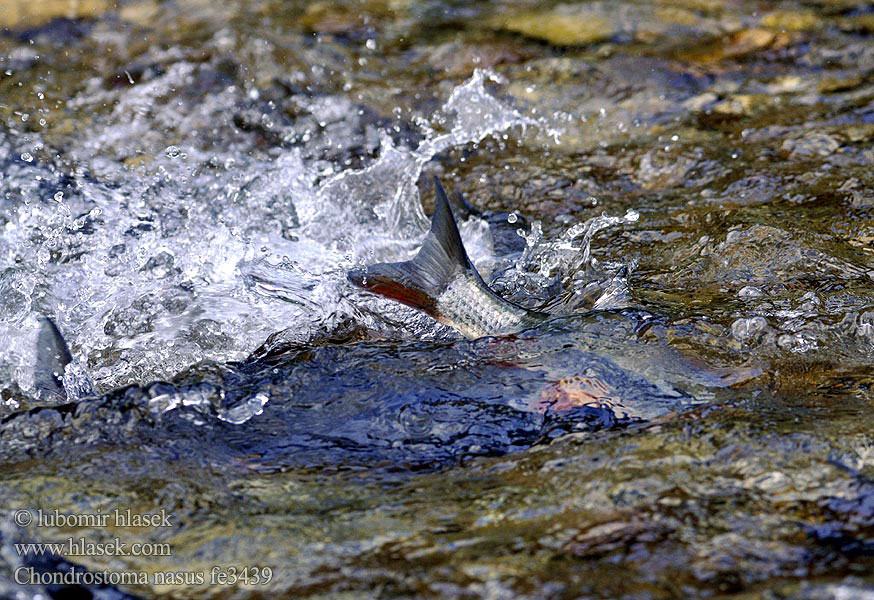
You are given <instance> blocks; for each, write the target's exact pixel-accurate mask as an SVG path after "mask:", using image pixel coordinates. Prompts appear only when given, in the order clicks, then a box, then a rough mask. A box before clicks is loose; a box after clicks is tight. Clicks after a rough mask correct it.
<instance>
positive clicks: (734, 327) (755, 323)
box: [731, 317, 768, 342]
mask: <svg viewBox="0 0 874 600" xmlns="http://www.w3.org/2000/svg"><path fill="white" fill-rule="evenodd" d="M767 326H768V321H766V320H765V318H764V317H752V318H750V319H738V320H736V321H735V322H734V323H732V324H731V335H732V336H733V337H734V339H736V340H738V341H740V342H744V341H747V340H751V339H754V338H756V337H758V335H759V334H760V333H761V332H763V331H764V330H765V328H766V327H767Z"/></svg>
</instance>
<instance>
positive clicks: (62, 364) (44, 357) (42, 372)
mask: <svg viewBox="0 0 874 600" xmlns="http://www.w3.org/2000/svg"><path fill="white" fill-rule="evenodd" d="M39 322H40V324H39V333H38V334H37V338H36V366H35V368H34V373H33V385H34V390H35V391H36V394H37V396H38V397H39V398H40V399H42V400H48V399H53V400H64V401H66V400H67V392H66V390H65V389H64V369H65V368H66V367H67V365H68V364H70V363H71V362H73V355H72V354H70V349H69V348H68V347H67V342H66V341H64V336H62V335H61V332H60V330H59V329H58V326H57V325H55V322H54V321H52V320H51V319H50V318H49V317H46V316H43V315H40V316H39Z"/></svg>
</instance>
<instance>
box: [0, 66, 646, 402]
mask: <svg viewBox="0 0 874 600" xmlns="http://www.w3.org/2000/svg"><path fill="white" fill-rule="evenodd" d="M179 68H180V69H181V68H182V67H181V66H180V67H179ZM184 76H185V73H168V75H167V76H166V78H165V79H163V80H162V83H163V85H170V84H171V83H172V81H169V79H170V78H172V77H177V78H179V77H182V78H184ZM492 79H493V80H496V81H498V78H497V76H496V75H495V74H493V73H490V72H488V71H477V72H476V73H475V74H474V75H473V76H472V78H471V79H470V80H468V81H467V82H465V83H463V84H462V85H459V86H457V87H456V88H455V89H454V90H453V91H452V92H451V94H450V95H449V97H448V98H447V100H446V102H445V103H444V105H443V106H442V108H441V109H440V110H439V111H438V113H437V114H436V115H434V117H433V119H432V120H431V121H430V122H427V123H425V122H420V123H419V125H420V127H421V128H422V133H423V134H424V138H423V140H422V141H421V142H420V143H419V144H418V145H417V146H416V147H414V148H410V147H407V146H403V145H401V144H398V143H395V142H393V141H392V139H391V138H390V137H389V136H388V135H387V134H384V133H383V134H381V135H380V139H379V153H378V156H377V158H375V159H373V160H372V161H371V162H370V163H369V164H367V165H366V166H365V167H363V168H361V169H345V170H344V169H339V170H337V169H333V168H328V169H326V168H325V164H324V162H320V161H308V160H307V159H305V158H304V157H303V155H302V153H301V151H300V150H299V149H288V150H282V151H280V152H279V153H278V155H277V156H276V157H275V158H272V159H269V158H266V157H263V156H259V155H253V154H251V153H248V154H247V153H243V152H239V151H238V149H236V148H234V147H233V146H232V147H229V148H228V149H227V152H226V153H224V154H221V153H216V152H215V151H213V150H210V151H209V152H207V151H205V150H203V149H202V148H201V147H199V146H198V145H197V144H189V145H186V144H183V143H178V142H177V144H174V145H171V146H167V147H166V148H165V150H163V151H162V152H161V153H160V154H158V155H157V156H154V157H149V159H150V160H149V161H147V163H148V164H147V166H144V167H130V166H125V165H119V164H118V162H117V161H109V160H101V158H100V148H101V147H106V148H118V147H121V146H124V145H125V144H126V143H128V142H127V140H130V139H133V138H135V137H136V136H137V135H148V134H149V133H148V132H147V131H146V129H147V128H153V127H154V125H153V123H154V120H155V119H158V120H162V119H163V120H167V121H169V120H171V119H173V118H174V116H178V115H176V113H175V112H174V111H175V110H176V109H175V108H174V107H173V106H172V105H171V103H168V105H167V106H165V107H163V108H160V109H155V108H151V109H150V110H152V111H155V110H158V111H160V110H163V111H164V112H163V113H161V114H158V115H155V114H151V115H150V116H149V118H148V119H146V118H141V117H143V115H142V110H139V109H137V107H141V105H143V103H147V104H149V103H152V102H154V101H156V99H160V98H161V97H162V94H163V93H164V92H163V90H162V89H161V87H160V86H159V85H158V84H157V83H156V84H155V85H151V86H150V87H148V88H145V87H141V86H138V87H135V88H132V90H131V91H127V92H121V97H120V98H117V99H116V101H115V104H114V108H113V112H112V113H111V114H110V115H108V116H106V117H105V118H104V121H101V123H104V126H99V125H98V126H96V127H95V135H94V137H92V138H90V139H88V140H87V141H86V142H85V143H83V144H82V147H80V148H76V149H74V151H71V154H73V155H74V156H75V155H77V154H83V155H84V154H86V153H88V152H93V153H95V154H96V155H97V158H96V159H94V160H92V161H91V162H90V163H89V165H90V169H89V168H85V167H79V168H78V169H77V170H75V171H73V172H72V173H70V172H68V171H66V170H65V169H64V168H63V167H62V166H61V165H56V164H53V163H52V162H50V161H37V160H33V159H32V157H31V160H24V159H22V158H20V156H19V151H18V150H19V149H18V147H17V146H16V140H15V139H14V137H13V136H7V137H6V138H5V139H4V138H2V137H0V149H2V150H3V152H4V153H5V155H6V158H5V159H4V158H3V157H2V156H0V161H3V162H4V164H6V165H8V168H7V169H6V177H5V178H4V179H3V180H2V182H0V186H2V187H0V192H2V193H3V195H4V197H5V198H6V202H5V203H4V204H3V206H2V209H0V226H2V227H3V228H4V234H3V236H2V239H0V289H2V291H3V294H2V300H0V342H2V350H0V380H3V381H6V382H13V381H14V382H16V384H17V385H18V386H20V387H21V388H22V389H23V390H24V391H25V392H27V391H28V390H29V389H30V387H31V386H32V374H31V365H32V364H33V335H34V332H35V331H36V328H37V322H36V318H35V315H36V314H38V313H44V314H48V315H51V316H53V317H54V318H55V319H56V320H57V322H58V324H59V326H60V328H61V329H62V331H64V332H65V334H66V335H67V337H68V338H69V342H70V344H71V346H72V349H73V352H74V354H75V355H76V356H77V357H79V359H80V361H81V363H77V364H75V365H74V366H73V367H72V368H73V369H74V370H76V372H84V371H87V372H89V373H90V374H91V377H92V378H93V380H94V383H95V386H96V387H97V389H98V390H99V389H106V388H109V387H114V386H118V385H121V384H125V383H130V382H142V381H146V380H151V379H156V378H162V377H169V376H171V375H173V374H174V373H177V372H179V371H180V370H182V369H184V368H186V367H188V366H190V365H192V364H194V363H196V362H198V361H200V360H204V359H211V360H217V361H228V360H238V359H241V358H243V357H245V356H246V355H247V354H248V353H250V352H251V351H252V350H253V349H254V348H255V347H257V346H258V345H259V344H260V343H261V342H263V340H264V339H265V338H266V337H267V336H268V335H270V334H271V333H274V332H276V331H279V330H287V334H286V335H287V336H288V337H291V338H292V339H295V340H299V341H302V342H303V341H307V340H311V339H312V338H313V337H316V336H319V335H321V334H323V333H324V332H327V331H331V330H334V329H335V328H337V327H338V326H342V325H344V324H346V323H349V322H350V321H352V322H359V323H362V324H364V325H366V326H368V327H372V328H375V329H380V330H383V331H385V332H391V331H394V332H395V333H398V332H399V331H400V333H403V334H406V335H413V334H414V335H417V336H420V337H435V336H441V335H446V333H447V332H446V330H445V329H443V328H442V327H440V326H437V325H435V324H434V323H433V322H431V321H430V320H429V319H427V318H425V317H423V316H421V315H419V314H417V313H415V312H413V311H410V310H408V309H407V308H405V307H402V306H399V305H396V304H394V303H390V302H388V301H385V300H383V299H379V298H373V297H370V296H367V295H363V294H360V293H359V292H357V291H355V290H353V289H352V288H351V287H350V286H349V284H348V283H347V281H346V277H345V274H346V272H347V270H348V269H349V268H351V267H353V266H356V265H360V264H364V263H369V262H373V261H379V260H402V259H404V258H408V257H409V256H411V255H412V253H413V252H414V251H415V249H416V248H417V247H418V245H419V243H420V242H421V240H422V237H423V236H424V235H425V232H426V230H427V219H426V217H425V215H424V213H423V211H422V208H421V202H420V201H419V198H418V192H417V189H416V186H415V183H416V181H417V180H418V179H419V177H420V175H421V172H422V169H423V167H424V165H425V164H426V163H427V162H428V161H430V160H432V159H433V157H434V156H436V155H437V154H438V153H440V152H444V151H446V150H448V149H451V148H453V147H458V146H462V145H465V144H475V143H477V142H479V141H481V140H482V139H484V138H486V137H487V136H490V135H493V134H495V133H498V132H504V131H507V130H509V129H513V128H521V129H524V128H527V127H529V126H533V127H543V125H542V124H540V123H539V122H537V121H534V120H532V119H530V118H529V117H526V116H524V115H522V114H521V113H520V112H518V111H517V110H515V109H514V108H513V107H511V106H509V105H507V104H506V103H504V102H503V101H501V100H500V99H498V98H497V97H495V96H494V95H493V94H491V93H490V92H489V91H488V89H487V83H488V81H489V80H492ZM498 82H499V81H498ZM101 93H102V92H99V91H90V92H89V93H86V94H83V95H82V96H81V97H80V98H78V99H74V100H73V102H79V103H82V104H88V103H92V104H93V103H97V102H100V101H101V95H100V94H101ZM228 93H230V92H228ZM216 103H217V104H216V105H215V106H213V105H206V106H204V107H202V108H201V109H200V110H201V112H199V113H196V114H188V115H186V116H185V118H186V119H188V121H189V122H190V124H191V126H192V128H194V127H195V126H196V125H198V124H199V123H201V122H203V121H204V120H207V119H208V118H209V117H210V115H213V114H214V113H215V111H216V110H218V108H217V107H218V106H222V105H223V106H227V105H229V104H230V103H231V101H230V100H228V99H226V98H224V99H217V100H216ZM319 106H321V107H322V108H321V109H320V108H319ZM311 109H312V110H313V111H318V110H322V109H323V110H328V111H330V110H332V109H331V107H330V106H329V104H326V103H325V102H321V103H320V104H318V105H314V106H313V107H311ZM126 114H132V115H133V118H132V119H130V120H129V122H128V123H127V124H126V125H125V126H124V127H122V126H121V125H120V124H119V123H120V122H121V121H123V120H124V116H125V115H126ZM326 118H327V117H326ZM332 118H333V117H332ZM336 142H337V143H338V144H339V143H342V140H336ZM629 218H630V217H629V216H626V217H625V220H628V219H629ZM621 221H622V219H619V218H612V217H599V218H598V219H596V220H595V221H592V222H590V223H588V224H586V225H580V226H575V227H572V228H571V229H570V230H569V231H568V232H566V233H565V235H563V236H561V237H560V238H559V239H557V240H555V241H551V242H545V241H543V240H542V239H541V236H539V234H537V232H536V231H532V233H531V234H530V235H531V236H532V237H531V238H529V240H528V241H529V243H528V248H527V249H526V251H525V253H524V255H523V257H522V258H521V259H520V261H519V265H520V267H519V269H518V270H517V277H518V279H519V285H520V286H523V287H530V286H531V285H536V284H537V283H538V281H539V280H538V281H535V279H537V277H541V278H547V277H549V276H550V274H554V273H555V272H561V273H565V274H566V273H574V272H576V271H579V270H581V268H582V267H583V266H586V265H591V259H590V256H589V250H588V248H589V243H590V241H591V237H592V235H594V233H595V232H596V231H597V230H598V229H600V228H603V227H605V226H608V225H611V224H615V223H618V222H621ZM462 232H463V235H464V236H465V239H466V243H467V244H468V246H469V249H470V251H471V255H472V257H473V258H474V260H475V261H476V262H480V261H485V262H488V261H489V260H491V259H492V258H493V257H492V256H491V240H490V236H489V235H488V227H487V226H486V224H485V223H484V222H482V221H480V220H478V219H472V220H470V221H468V222H467V223H465V224H464V225H463V226H462ZM577 241H579V244H578V245H576V242H577ZM534 264H536V265H539V266H538V268H537V269H531V268H530V266H531V265H534ZM583 270H584V269H583ZM5 385H9V384H8V383H7V384H5ZM256 404H257V403H256Z"/></svg>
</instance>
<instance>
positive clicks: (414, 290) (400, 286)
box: [349, 177, 479, 313]
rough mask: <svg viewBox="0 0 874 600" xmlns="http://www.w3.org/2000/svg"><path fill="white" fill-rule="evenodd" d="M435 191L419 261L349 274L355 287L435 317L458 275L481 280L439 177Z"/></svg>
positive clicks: (377, 265)
mask: <svg viewBox="0 0 874 600" xmlns="http://www.w3.org/2000/svg"><path fill="white" fill-rule="evenodd" d="M434 187H435V192H436V195H435V199H434V215H433V216H432V217H431V230H430V231H429V232H428V235H427V236H426V237H425V241H424V243H423V244H422V247H421V248H420V249H419V253H418V254H416V257H415V258H414V259H413V260H408V261H406V262H397V263H380V264H376V265H370V266H369V267H367V269H363V270H362V269H356V270H353V271H351V272H350V273H349V280H350V281H351V282H352V283H354V284H355V285H358V286H360V287H363V288H365V289H367V290H370V291H371V292H374V293H377V294H382V295H383V296H388V297H389V298H392V299H394V300H397V301H398V302H401V303H403V304H406V305H408V306H412V307H414V308H418V309H420V310H423V311H425V312H427V313H433V311H434V308H435V305H436V302H437V297H438V296H440V294H441V293H443V291H444V290H445V289H446V287H447V286H448V285H449V283H450V282H451V281H452V280H453V279H454V278H455V276H456V275H457V274H458V273H459V272H462V271H470V272H471V273H473V275H474V277H477V278H479V275H478V274H477V273H476V270H475V269H474V268H473V265H472V264H471V262H470V259H469V258H468V257H467V252H465V250H464V244H462V242H461V234H460V233H459V232H458V226H457V225H456V224H455V218H454V217H453V216H452V209H451V208H450V207H449V199H448V198H447V197H446V191H445V190H444V189H443V186H442V185H440V181H439V180H438V179H437V178H436V177H435V178H434Z"/></svg>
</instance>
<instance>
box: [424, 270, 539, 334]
mask: <svg viewBox="0 0 874 600" xmlns="http://www.w3.org/2000/svg"><path fill="white" fill-rule="evenodd" d="M526 315H527V311H525V309H523V308H519V307H516V306H513V305H511V304H508V303H506V302H503V301H501V300H500V299H498V298H495V297H494V296H492V294H491V293H489V292H488V290H485V289H483V288H482V286H481V285H480V283H479V282H478V281H477V280H476V279H475V278H474V277H471V276H470V275H467V274H460V275H458V276H456V277H455V279H453V280H452V282H451V283H450V284H449V285H448V286H447V288H446V290H445V291H444V292H443V293H442V294H440V297H439V298H437V315H436V316H437V320H438V321H441V322H443V323H445V324H446V325H449V326H451V327H455V328H456V329H458V330H459V331H461V333H463V334H464V335H466V336H467V337H471V338H478V337H482V336H484V335H499V334H502V333H508V332H510V331H517V330H518V329H519V328H520V326H521V325H522V324H523V322H524V321H525V318H526Z"/></svg>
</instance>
